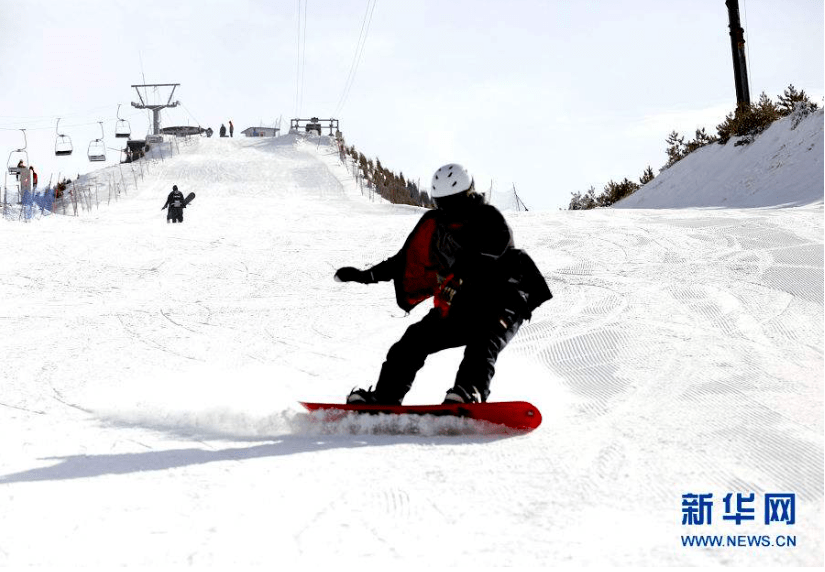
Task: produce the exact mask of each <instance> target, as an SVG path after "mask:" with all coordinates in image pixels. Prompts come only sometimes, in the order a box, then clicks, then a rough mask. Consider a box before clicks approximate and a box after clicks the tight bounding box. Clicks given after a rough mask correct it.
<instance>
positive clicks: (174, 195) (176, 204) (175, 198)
mask: <svg viewBox="0 0 825 572" xmlns="http://www.w3.org/2000/svg"><path fill="white" fill-rule="evenodd" d="M184 201H185V198H184V196H183V193H182V192H180V191H172V192H171V193H169V196H168V197H166V204H165V205H163V206H162V207H160V208H161V209H165V208H166V207H169V208H186V205H184V204H183V203H184Z"/></svg>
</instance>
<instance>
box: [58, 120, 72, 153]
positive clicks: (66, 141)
mask: <svg viewBox="0 0 825 572" xmlns="http://www.w3.org/2000/svg"><path fill="white" fill-rule="evenodd" d="M54 130H55V133H57V138H56V139H55V140H54V154H55V155H56V156H58V157H65V156H67V155H71V154H72V151H74V147H72V138H71V137H69V136H68V135H63V134H62V133H60V118H59V117H58V118H57V125H55V127H54Z"/></svg>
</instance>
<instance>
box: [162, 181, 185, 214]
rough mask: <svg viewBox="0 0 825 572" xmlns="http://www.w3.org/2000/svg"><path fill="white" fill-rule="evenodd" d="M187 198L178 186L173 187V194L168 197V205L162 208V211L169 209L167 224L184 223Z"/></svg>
mask: <svg viewBox="0 0 825 572" xmlns="http://www.w3.org/2000/svg"><path fill="white" fill-rule="evenodd" d="M185 200H186V199H185V198H184V196H183V193H182V192H180V191H179V190H178V186H177V185H172V192H171V193H169V196H168V197H166V204H164V205H163V206H162V207H161V210H163V209H165V208H167V207H168V208H169V210H168V211H167V212H166V222H167V223H170V222H173V223H174V222H183V209H185V208H186V203H185Z"/></svg>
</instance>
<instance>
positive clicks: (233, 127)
mask: <svg viewBox="0 0 825 572" xmlns="http://www.w3.org/2000/svg"><path fill="white" fill-rule="evenodd" d="M229 136H230V137H234V136H235V126H234V125H232V120H230V121H229Z"/></svg>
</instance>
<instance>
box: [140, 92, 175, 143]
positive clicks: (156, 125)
mask: <svg viewBox="0 0 825 572" xmlns="http://www.w3.org/2000/svg"><path fill="white" fill-rule="evenodd" d="M179 85H180V84H179V83H147V84H141V85H133V86H132V87H133V88H135V91H136V92H137V95H138V99H140V103H135V102H134V101H133V102H132V107H136V108H137V109H151V110H152V115H153V121H152V135H160V134H161V133H160V111H161V109H166V108H167V107H177V106H178V105H180V101H174V102H173V101H172V97H173V96H174V95H175V89H176V88H177V87H178V86H179ZM141 87H143V88H147V87H154V88H158V87H171V88H172V91H171V92H169V99H168V100H167V101H166V103H160V104H151V103H148V102H147V101H145V100H144V99H143V96H142V95H141V94H140V89H139V88H141ZM147 99H148V97H147Z"/></svg>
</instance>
